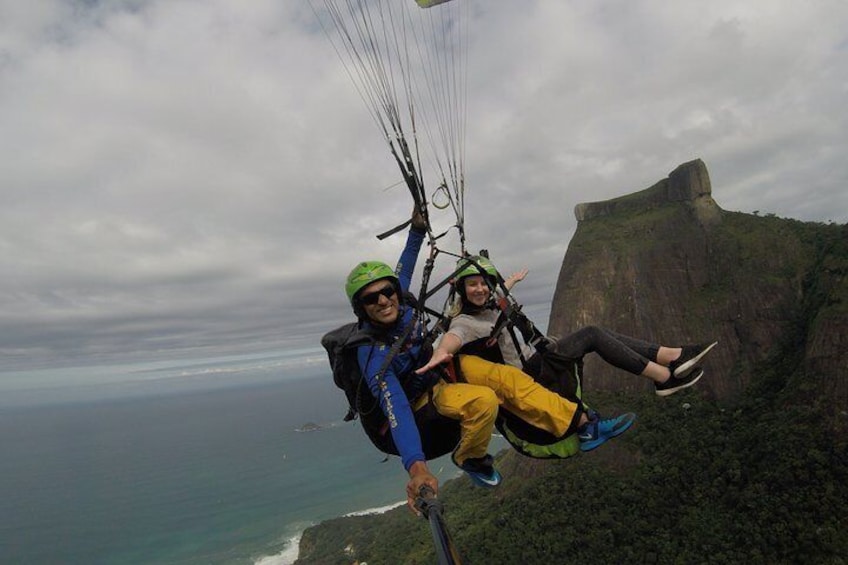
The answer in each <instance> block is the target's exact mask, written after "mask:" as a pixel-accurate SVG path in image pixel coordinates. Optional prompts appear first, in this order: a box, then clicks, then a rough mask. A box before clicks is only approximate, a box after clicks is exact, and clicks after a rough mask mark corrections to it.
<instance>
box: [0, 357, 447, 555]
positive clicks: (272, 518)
mask: <svg viewBox="0 0 848 565" xmlns="http://www.w3.org/2000/svg"><path fill="white" fill-rule="evenodd" d="M345 411H346V402H345V398H344V394H343V393H342V392H341V391H340V390H339V389H337V388H336V387H335V385H334V384H333V381H332V377H331V375H330V371H329V366H328V364H327V361H326V357H325V355H324V354H323V351H322V350H314V351H308V352H303V351H301V352H297V354H291V353H289V354H285V353H277V354H266V355H251V356H235V357H226V358H218V359H212V360H203V359H199V360H187V361H179V362H175V361H170V362H157V363H148V364H133V365H126V366H122V365H113V366H108V367H95V368H67V369H55V370H39V371H30V372H27V371H17V372H6V373H0V449H2V452H3V457H2V459H0V562H2V563H59V562H61V563H70V564H73V563H86V564H98V563H103V564H106V563H108V564H124V563H126V564H139V563H150V564H181V565H195V564H200V563H204V564H210V563H221V564H223V563H227V564H239V563H244V564H251V565H253V564H257V565H284V564H290V563H292V562H294V560H295V559H296V558H297V551H298V547H297V544H298V541H299V539H300V535H301V534H302V532H303V531H304V530H305V528H307V527H309V526H310V525H313V524H316V523H319V522H321V521H323V520H327V519H330V518H335V517H339V516H343V515H347V514H352V513H367V512H382V511H385V510H387V509H390V508H393V507H395V506H397V505H399V504H402V503H403V499H404V496H405V495H404V487H405V484H406V473H405V472H404V470H403V468H402V466H401V464H400V461H399V459H398V458H396V457H392V458H389V460H388V461H386V460H385V457H384V456H383V454H381V453H380V452H378V451H377V450H376V449H375V448H374V447H373V446H372V445H371V443H370V442H369V441H368V440H367V438H366V437H365V435H364V433H363V432H362V430H361V427H360V425H359V423H358V422H343V421H342V416H343V415H344V413H345ZM305 424H315V426H311V425H309V426H306V429H308V430H311V431H303V428H304V425H305ZM313 428H317V429H313ZM433 468H434V470H436V471H440V470H441V471H442V472H443V473H445V474H444V475H443V476H442V480H447V479H449V478H452V477H454V476H456V475H457V473H458V471H457V470H456V469H455V467H453V465H451V464H450V462H449V460H448V461H447V464H446V465H445V464H444V462H438V461H437V462H433Z"/></svg>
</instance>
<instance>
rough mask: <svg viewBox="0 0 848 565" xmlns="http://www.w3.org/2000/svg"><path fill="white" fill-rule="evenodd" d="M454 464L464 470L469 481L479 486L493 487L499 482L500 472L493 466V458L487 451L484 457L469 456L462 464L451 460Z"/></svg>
mask: <svg viewBox="0 0 848 565" xmlns="http://www.w3.org/2000/svg"><path fill="white" fill-rule="evenodd" d="M453 462H454V465H456V466H457V467H459V468H460V469H462V470H463V471H465V472H466V474H467V475H468V476H469V477H470V478H471V481H472V482H473V483H474V484H475V485H477V486H480V487H484V488H494V487H496V486H498V485H499V484H501V474H500V473H498V472H497V470H496V469H495V467H494V460H493V459H492V456H491V455H489V454H488V453H487V454H486V455H485V457H469V458H468V459H466V460H465V461H463V462H462V465H460V464H459V463H457V462H456V459H454V460H453Z"/></svg>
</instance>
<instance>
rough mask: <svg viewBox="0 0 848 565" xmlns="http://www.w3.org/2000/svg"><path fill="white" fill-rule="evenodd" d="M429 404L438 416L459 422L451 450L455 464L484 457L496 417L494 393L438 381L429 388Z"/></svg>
mask: <svg viewBox="0 0 848 565" xmlns="http://www.w3.org/2000/svg"><path fill="white" fill-rule="evenodd" d="M433 404H434V405H435V407H436V410H437V411H438V412H439V414H441V415H442V416H446V417H448V418H451V419H454V420H459V421H460V427H461V430H462V431H461V434H460V440H459V445H458V446H457V448H456V450H455V451H454V460H455V461H456V463H457V464H458V465H461V464H462V463H463V462H464V461H465V460H466V459H468V458H472V459H476V458H480V457H484V456H485V455H486V450H487V449H488V448H489V441H490V440H491V438H492V430H493V429H494V427H495V418H496V417H497V415H498V398H497V396H495V393H494V392H493V391H492V390H490V389H488V388H486V387H482V386H474V385H470V384H466V383H445V382H440V383H438V384H437V385H436V386H435V387H434V388H433Z"/></svg>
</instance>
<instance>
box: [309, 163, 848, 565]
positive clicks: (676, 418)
mask: <svg viewBox="0 0 848 565" xmlns="http://www.w3.org/2000/svg"><path fill="white" fill-rule="evenodd" d="M579 217H581V218H585V221H581V223H580V225H579V227H578V230H577V233H575V236H574V238H573V239H572V241H571V243H570V245H569V249H568V252H567V254H566V257H565V260H564V262H563V268H562V272H561V274H560V278H559V281H558V283H557V291H556V293H555V296H554V304H553V309H552V315H551V319H550V322H549V324H548V331H549V332H551V333H552V334H554V335H564V334H566V333H569V332H570V331H573V330H575V329H577V328H579V327H581V326H585V325H587V324H595V325H601V326H607V327H610V328H613V329H615V330H617V331H620V332H623V333H626V334H629V335H634V336H640V337H645V338H648V339H655V340H659V341H661V342H663V343H667V344H669V345H675V344H679V343H678V342H677V341H672V340H680V339H682V340H686V341H702V340H705V339H707V338H709V339H714V338H718V339H720V342H721V343H720V347H718V348H716V350H715V351H714V352H712V353H710V356H709V359H707V361H706V364H705V368H706V371H707V375H706V376H705V377H704V378H703V379H702V380H701V382H699V383H698V385H696V386H695V387H693V388H691V389H687V390H686V391H684V392H682V393H678V394H676V395H674V396H672V397H670V398H667V399H659V398H657V397H655V396H654V395H653V394H652V391H650V390H649V389H650V385H648V384H646V383H644V382H643V381H642V380H641V379H635V378H632V377H629V376H624V375H623V374H622V373H621V372H620V371H615V370H612V369H610V368H609V367H606V366H604V365H603V363H600V362H598V361H597V359H592V358H588V359H587V363H586V371H587V376H586V379H587V386H586V391H587V395H588V396H587V397H586V398H587V399H588V400H590V401H591V402H592V405H593V406H594V407H596V408H599V409H600V410H601V412H602V413H620V412H622V411H624V410H632V411H635V412H636V413H637V414H638V416H639V419H638V421H637V424H636V426H634V428H633V429H632V430H631V431H628V432H627V433H626V434H624V435H623V436H621V437H620V438H617V439H616V440H614V441H613V442H611V443H610V444H608V445H605V446H603V447H602V448H600V449H599V450H597V451H595V452H591V453H588V454H581V455H578V456H577V457H574V458H572V459H570V460H565V461H538V460H532V459H527V458H523V457H521V456H520V455H517V454H515V453H513V452H505V453H502V454H501V455H500V456H499V457H498V466H499V469H500V470H501V472H502V473H503V475H504V483H503V484H502V485H501V486H500V487H498V489H495V490H493V491H484V490H481V489H478V488H475V487H473V486H472V485H471V484H470V482H469V481H468V480H467V479H465V478H461V479H459V480H455V481H451V482H449V483H448V484H446V485H444V487H443V489H442V492H441V495H440V497H441V498H442V500H443V501H444V503H445V506H446V519H447V522H448V524H449V526H450V528H451V533H452V535H453V537H454V540H455V541H456V543H457V545H458V546H459V548H460V550H461V552H462V554H463V557H464V558H465V561H464V562H465V563H472V564H473V563H478V564H479V563H486V564H498V563H504V564H512V563H534V564H535V563H540V564H541V563H545V564H547V563H570V562H581V561H592V562H600V563H619V562H637V563H657V564H665V563H706V562H709V563H742V562H744V563H754V564H756V563H769V564H771V563H799V562H803V563H836V564H840V563H846V564H848V557H846V556H848V488H846V487H845V486H844V485H845V484H848V315H847V314H848V278H846V275H848V226H841V225H824V224H817V223H809V222H807V223H805V222H798V221H795V220H787V219H782V218H777V217H774V216H772V215H766V216H759V215H756V214H753V215H752V214H741V213H737V212H727V211H724V210H721V209H720V208H719V207H718V206H717V205H716V204H715V202H714V201H713V200H712V197H711V192H710V184H709V177H708V175H707V173H706V167H705V166H704V165H703V163H702V162H700V161H698V162H693V163H689V164H685V165H682V166H681V167H680V168H678V169H677V170H676V171H675V172H673V173H672V175H671V177H670V179H666V180H664V181H661V182H660V183H658V184H657V185H655V186H654V187H651V188H650V189H647V190H646V191H642V192H640V193H637V195H635V197H634V198H627V197H624V198H622V199H616V200H615V201H610V202H607V203H598V204H597V205H587V206H585V207H583V208H581V209H580V215H579ZM601 391H604V392H601ZM386 488H397V485H387V486H386ZM363 561H365V562H367V563H368V564H369V565H377V564H381V563H387V564H389V563H390V564H394V563H434V562H435V556H434V553H433V550H432V542H431V540H430V537H429V530H428V528H427V524H426V523H425V522H424V521H423V520H420V519H416V518H414V517H412V515H411V514H410V513H409V512H408V511H407V510H406V509H405V508H398V509H395V510H393V511H391V512H389V513H387V514H385V515H381V516H365V517H355V518H344V519H338V520H333V521H330V522H325V523H324V524H321V525H319V526H316V527H314V528H310V529H308V530H307V531H306V532H305V533H304V535H303V538H302V540H301V557H300V559H299V561H298V563H304V564H307V563H308V564H312V563H321V564H332V563H356V562H363Z"/></svg>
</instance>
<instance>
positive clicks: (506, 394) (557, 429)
mask: <svg viewBox="0 0 848 565" xmlns="http://www.w3.org/2000/svg"><path fill="white" fill-rule="evenodd" d="M459 367H460V371H461V373H462V377H463V378H464V380H465V381H466V382H464V383H446V382H440V383H439V384H437V385H436V386H435V387H434V388H433V404H434V405H435V407H436V410H437V411H438V412H439V414H441V415H443V416H446V417H448V418H452V419H455V420H459V421H460V426H461V437H460V440H459V445H458V446H457V448H456V450H455V451H454V460H455V461H456V462H457V463H458V464H462V462H463V461H465V460H466V459H467V458H469V457H483V456H484V455H486V450H487V449H488V447H489V441H490V440H491V437H492V430H493V428H494V425H495V418H496V417H497V415H498V407H499V406H501V405H503V407H504V408H506V409H508V410H509V411H510V412H512V413H513V414H515V415H516V416H518V417H520V418H521V419H522V420H524V421H526V422H528V423H530V424H533V425H534V426H536V427H537V428H541V429H543V430H545V431H547V432H549V433H552V434H554V435H557V436H559V435H562V434H564V433H565V431H566V430H567V429H568V427H569V426H570V425H571V422H572V420H573V419H574V418H575V417H576V415H577V414H576V412H577V405H576V404H575V403H573V402H570V401H568V400H566V399H565V398H563V397H561V396H559V395H558V394H556V393H553V392H551V391H549V390H548V389H546V388H545V387H543V386H541V385H540V384H538V383H537V382H536V381H534V380H533V379H532V378H531V377H530V376H529V375H527V374H525V373H523V372H522V371H521V370H520V369H518V368H516V367H513V366H511V365H502V364H498V363H490V362H489V361H485V360H483V359H481V358H479V357H475V356H473V355H460V356H459Z"/></svg>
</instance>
